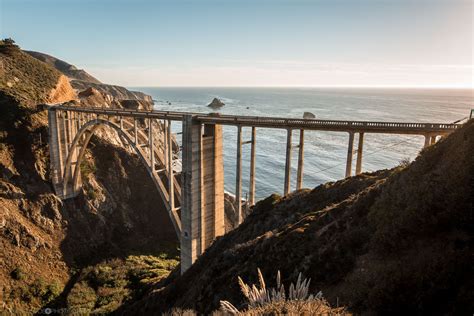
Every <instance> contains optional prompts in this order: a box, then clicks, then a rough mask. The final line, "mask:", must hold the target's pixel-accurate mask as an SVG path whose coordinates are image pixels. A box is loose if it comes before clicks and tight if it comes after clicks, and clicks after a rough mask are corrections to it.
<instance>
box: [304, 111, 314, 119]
mask: <svg viewBox="0 0 474 316" xmlns="http://www.w3.org/2000/svg"><path fill="white" fill-rule="evenodd" d="M303 118H305V119H313V118H316V115H314V114H313V113H311V112H304V113H303Z"/></svg>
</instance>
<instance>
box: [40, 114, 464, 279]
mask: <svg viewBox="0 0 474 316" xmlns="http://www.w3.org/2000/svg"><path fill="white" fill-rule="evenodd" d="M48 120H49V130H50V133H49V138H50V139H49V140H50V156H51V175H52V176H51V177H52V182H53V186H54V189H55V191H56V194H57V195H58V196H59V197H60V198H61V199H69V198H73V197H75V196H77V195H78V194H79V192H80V191H81V186H82V182H81V172H80V164H81V161H82V159H83V158H84V154H85V152H86V148H87V145H88V143H89V141H90V139H91V136H92V135H94V133H96V131H97V130H98V129H99V128H103V127H105V128H109V129H112V130H115V131H116V132H117V134H118V135H119V137H120V138H121V139H122V142H123V143H124V144H128V145H130V146H131V147H132V148H133V150H134V151H135V152H136V154H137V155H138V157H139V158H140V159H141V160H142V162H143V163H144V165H145V167H146V168H147V170H148V172H149V174H150V176H151V178H152V179H153V181H154V183H155V185H156V187H157V191H158V194H160V195H161V198H162V200H163V201H164V204H165V205H166V208H167V210H168V213H169V216H170V218H171V221H172V223H173V225H174V228H175V230H176V233H177V235H178V238H179V240H180V243H181V270H182V272H184V271H186V269H188V268H189V267H190V266H191V265H192V263H193V262H194V261H195V260H196V259H197V257H198V256H199V255H200V254H202V253H203V252H204V250H205V249H206V248H207V247H209V245H210V244H211V243H212V241H213V240H214V239H215V238H216V237H218V236H220V235H223V234H224V168H223V156H222V153H223V149H222V141H223V139H222V126H223V125H232V126H235V127H236V128H237V140H236V142H237V157H236V187H235V194H236V203H237V208H236V209H237V218H238V222H239V223H241V222H242V220H243V215H242V145H243V144H250V146H251V149H250V182H249V199H248V203H249V205H253V204H254V203H255V176H256V174H255V152H256V150H257V147H256V128H257V127H258V128H276V129H284V130H286V131H287V144H286V164H285V180H284V181H285V182H284V192H283V194H284V195H286V194H288V193H289V192H290V191H291V187H290V179H291V154H292V147H293V145H292V134H293V131H294V130H299V145H298V166H297V174H296V177H297V181H296V189H301V188H302V182H303V165H304V163H303V162H304V132H305V131H306V130H317V131H333V132H344V133H347V134H348V149H347V163H346V173H345V175H346V177H350V176H351V175H352V169H353V167H352V160H353V153H354V148H353V147H354V138H355V135H356V134H357V136H358V137H357V139H358V146H357V151H356V153H357V159H356V166H355V173H356V174H359V173H361V172H362V157H363V146H364V135H365V134H367V133H390V134H412V135H422V136H424V137H425V146H428V145H430V144H433V143H434V142H435V141H436V139H437V137H438V136H444V135H447V134H449V133H451V132H453V131H454V130H455V129H457V128H459V127H460V125H459V124H434V123H402V122H364V121H337V120H316V119H290V118H277V117H254V116H234V115H215V114H214V115H213V114H208V115H206V114H200V113H190V112H172V111H171V112H170V111H140V110H125V109H109V108H96V107H90V108H86V107H75V106H67V105H57V106H51V107H50V108H49V111H48ZM173 123H174V124H182V131H183V132H182V169H181V168H177V163H178V159H179V158H178V156H177V155H175V153H174V151H173V143H174V142H173V138H172V133H171V125H172V124H173ZM243 128H250V129H251V139H250V140H249V141H246V142H243V140H242V129H243ZM226 141H233V140H226Z"/></svg>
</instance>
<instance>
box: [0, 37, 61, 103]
mask: <svg viewBox="0 0 474 316" xmlns="http://www.w3.org/2000/svg"><path fill="white" fill-rule="evenodd" d="M60 76H61V73H60V72H59V71H57V70H56V69H54V68H52V67H50V66H48V65H46V64H45V63H42V62H41V61H39V60H37V59H35V58H31V56H29V55H28V54H26V53H25V52H23V51H22V50H20V49H19V48H18V47H17V46H16V45H15V44H6V43H5V42H3V41H0V90H2V91H3V92H4V93H5V94H8V95H10V96H12V97H14V98H15V99H17V100H18V101H21V102H22V103H28V104H32V103H34V104H36V103H44V102H46V101H47V99H48V96H49V93H50V91H51V90H52V89H54V88H55V86H56V84H57V83H58V80H59V77H60Z"/></svg>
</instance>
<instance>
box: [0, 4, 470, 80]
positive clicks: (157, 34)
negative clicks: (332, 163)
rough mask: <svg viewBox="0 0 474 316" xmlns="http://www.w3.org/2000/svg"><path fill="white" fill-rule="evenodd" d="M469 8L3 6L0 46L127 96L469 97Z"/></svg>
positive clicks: (438, 5) (132, 5) (120, 5)
mask: <svg viewBox="0 0 474 316" xmlns="http://www.w3.org/2000/svg"><path fill="white" fill-rule="evenodd" d="M473 15H474V4H473V1H472V0H313V1H309V0H307V1H299V0H241V1H234V0H194V1H190V0H188V1H184V0H173V1H159V0H155V1H145V0H135V1H132V0H113V1H112V0H93V1H92V0H81V1H78V0H61V1H59V0H0V37H2V38H5V37H12V38H13V39H14V40H15V41H16V42H17V43H18V44H19V45H20V46H21V47H22V48H23V49H28V50H35V51H40V52H44V53H48V54H50V55H53V56H55V57H58V58H60V59H63V60H65V61H67V62H69V63H71V64H74V65H76V66H77V67H78V68H82V69H85V70H86V71H87V72H89V73H91V74H92V75H94V76H95V77H97V78H98V79H100V80H101V81H103V82H107V83H113V84H119V85H124V86H398V87H410V86H416V87H459V88H474V82H473V80H474V79H473V76H474V68H473V58H474V57H473V42H474V32H473V19H474V17H473Z"/></svg>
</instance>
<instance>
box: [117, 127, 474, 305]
mask: <svg viewBox="0 0 474 316" xmlns="http://www.w3.org/2000/svg"><path fill="white" fill-rule="evenodd" d="M473 188H474V121H471V122H469V123H467V124H466V125H465V126H464V128H462V129H461V130H459V131H457V132H455V133H454V134H452V135H451V136H449V137H447V138H446V139H443V140H441V141H440V142H438V143H437V144H435V145H434V146H431V147H430V148H427V149H426V150H424V151H423V152H422V154H421V155H420V156H419V157H418V158H417V159H416V161H414V162H413V163H412V164H411V165H409V166H400V167H398V168H395V169H393V170H386V171H379V172H376V173H372V174H363V175H360V176H356V177H352V178H350V179H346V180H342V181H338V182H335V183H327V184H324V185H321V186H319V187H317V188H315V189H313V190H311V191H309V190H308V191H301V192H297V193H294V194H292V195H290V196H288V197H286V198H280V197H278V196H272V197H269V198H267V199H266V200H264V201H262V202H260V203H258V204H257V205H256V207H255V209H254V212H253V213H252V214H251V215H250V216H249V217H248V218H247V219H246V220H245V222H244V223H243V224H242V225H241V226H240V227H239V228H238V229H236V230H234V231H232V232H230V233H229V234H227V235H225V236H224V237H222V238H219V239H218V240H217V241H216V242H215V243H214V244H213V245H212V246H211V247H210V248H209V249H208V250H207V251H206V253H205V254H204V255H203V256H202V257H200V258H199V259H198V261H197V262H196V264H195V265H193V266H192V267H191V268H190V269H189V270H188V271H187V272H186V273H185V274H184V276H182V277H176V279H175V280H174V282H172V283H171V284H170V285H169V286H168V287H167V288H166V289H164V290H160V291H156V292H154V293H152V294H150V295H149V296H147V297H146V298H145V299H143V300H142V301H140V302H138V303H136V304H135V305H133V306H129V307H128V308H126V309H124V310H123V312H124V313H133V312H135V313H149V312H157V311H164V310H166V309H168V308H169V307H170V306H176V307H188V308H194V309H196V310H198V311H199V312H203V313H208V312H210V311H212V310H214V309H215V308H217V307H218V304H219V300H223V299H226V300H230V301H231V302H232V303H234V305H235V306H241V305H240V304H241V303H242V299H243V297H242V295H241V294H240V293H239V289H238V284H237V280H236V278H237V276H238V275H240V276H243V277H244V279H246V280H249V281H251V282H256V268H257V267H260V268H261V269H262V271H263V272H264V275H265V279H268V280H272V279H273V278H272V276H274V275H275V274H276V272H277V270H278V269H279V270H281V272H282V275H283V276H285V277H286V278H287V279H286V280H284V281H286V282H288V281H290V280H295V279H296V276H297V273H298V272H302V273H303V275H304V276H306V277H310V278H311V279H312V282H311V284H312V286H311V287H312V290H313V291H314V292H316V291H319V290H322V291H323V294H324V296H325V297H326V298H327V299H328V300H329V302H330V303H331V304H332V306H336V304H339V306H341V305H346V306H348V307H349V309H350V310H351V311H353V312H356V313H369V314H412V313H414V314H446V313H447V314H463V313H464V314H469V313H471V312H472V310H474V306H473V302H474V297H473V293H474V289H473V284H474V279H473V276H474V273H473V265H472V262H473V253H474V251H473V250H474V249H473V231H474V230H473V228H474V227H473V225H474V221H473V199H474V191H473ZM269 286H274V284H271V282H270V284H269Z"/></svg>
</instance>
